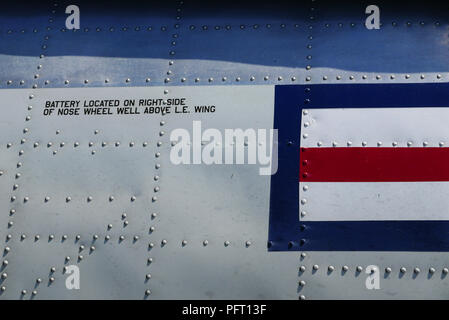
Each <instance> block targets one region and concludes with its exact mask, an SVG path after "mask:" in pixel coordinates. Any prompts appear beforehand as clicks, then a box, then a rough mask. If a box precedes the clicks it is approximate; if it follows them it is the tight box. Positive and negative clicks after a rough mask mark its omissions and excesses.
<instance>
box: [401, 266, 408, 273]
mask: <svg viewBox="0 0 449 320" xmlns="http://www.w3.org/2000/svg"><path fill="white" fill-rule="evenodd" d="M399 271H401V273H406V272H407V269H406V268H404V267H402V268H401V269H400V270H399Z"/></svg>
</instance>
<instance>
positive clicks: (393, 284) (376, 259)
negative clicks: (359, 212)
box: [298, 252, 449, 299]
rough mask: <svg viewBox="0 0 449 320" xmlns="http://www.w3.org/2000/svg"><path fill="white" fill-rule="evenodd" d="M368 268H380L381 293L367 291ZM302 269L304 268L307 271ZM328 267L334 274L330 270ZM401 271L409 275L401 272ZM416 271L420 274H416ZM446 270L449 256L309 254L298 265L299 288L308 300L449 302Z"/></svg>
mask: <svg viewBox="0 0 449 320" xmlns="http://www.w3.org/2000/svg"><path fill="white" fill-rule="evenodd" d="M369 265H375V266H377V267H378V268H379V275H380V289H379V290H367V287H366V285H365V282H366V280H367V277H368V276H369V275H370V273H368V274H367V273H366V268H367V266H369ZM300 266H305V271H304V272H301V271H300V270H299V267H300ZM314 266H318V269H316V268H315V269H314ZM329 266H333V267H334V271H329V269H328V267H329ZM344 266H347V267H348V270H347V271H345V269H344ZM357 267H361V268H359V269H358V270H361V271H357ZM387 268H390V269H391V272H388V271H390V270H388V271H387V270H386V269H387ZM401 268H405V271H406V272H405V273H402V272H400V269H401ZM414 268H419V269H420V270H421V272H420V273H415V272H414V271H413V270H414ZM430 268H434V269H435V272H434V273H432V272H431V271H429V269H430ZM444 268H447V254H446V253H432V254H430V253H419V254H417V253H403V252H389V253H382V254H380V253H378V254H375V253H374V254H373V253H368V252H357V253H353V252H333V253H331V252H310V253H308V254H307V257H305V258H304V259H303V260H302V261H301V262H300V263H299V265H298V281H305V283H306V284H305V286H300V285H299V286H298V290H299V291H298V292H299V295H304V296H305V297H306V298H307V299H448V294H447V287H448V283H449V282H448V280H449V279H448V277H447V273H445V271H444V270H443V269H444ZM343 288H348V289H349V290H342V289H343Z"/></svg>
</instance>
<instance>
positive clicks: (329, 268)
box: [327, 266, 335, 272]
mask: <svg viewBox="0 0 449 320" xmlns="http://www.w3.org/2000/svg"><path fill="white" fill-rule="evenodd" d="M327 270H329V271H330V272H332V271H334V270H335V268H334V266H329V267H327Z"/></svg>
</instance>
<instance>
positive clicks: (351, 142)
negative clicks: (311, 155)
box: [303, 122, 445, 147]
mask: <svg viewBox="0 0 449 320" xmlns="http://www.w3.org/2000/svg"><path fill="white" fill-rule="evenodd" d="M309 125H310V124H309V123H308V122H306V123H304V127H309ZM307 137H308V135H307V134H306V135H303V138H304V139H306V138H307ZM405 144H406V146H407V147H411V146H413V141H407V142H406V143H405ZM316 145H317V146H318V147H322V146H325V144H324V143H323V141H318V142H317V143H316ZM330 145H331V146H332V147H337V146H339V143H338V142H337V141H332V142H331V143H330ZM353 145H354V142H353V141H350V140H349V141H347V142H346V146H347V147H351V146H353ZM360 145H361V146H362V147H366V146H367V145H368V142H367V141H362V142H361V143H360ZM375 145H376V146H377V147H382V146H383V142H382V141H377V142H376V143H375ZM391 145H392V146H393V147H397V146H398V145H399V143H398V142H397V141H393V142H392V143H391ZM444 145H445V142H444V141H440V142H438V146H439V147H444ZM422 146H423V147H428V146H429V142H428V141H423V142H422Z"/></svg>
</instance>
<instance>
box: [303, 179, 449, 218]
mask: <svg viewBox="0 0 449 320" xmlns="http://www.w3.org/2000/svg"><path fill="white" fill-rule="evenodd" d="M305 187H306V188H305ZM305 190H306V191H305ZM299 199H300V205H299V206H300V212H305V213H306V214H305V216H301V214H300V220H302V221H368V220H449V182H308V183H305V182H301V183H300V191H299ZM304 200H305V203H304V204H303V203H302V202H304Z"/></svg>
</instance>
